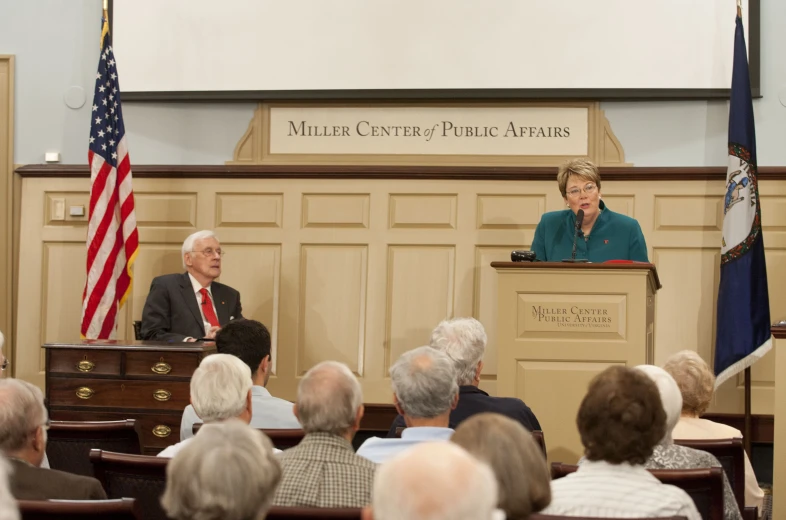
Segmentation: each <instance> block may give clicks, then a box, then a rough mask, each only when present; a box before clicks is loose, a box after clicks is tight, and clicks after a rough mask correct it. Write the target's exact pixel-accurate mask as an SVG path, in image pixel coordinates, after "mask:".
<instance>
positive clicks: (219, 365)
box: [158, 354, 251, 458]
mask: <svg viewBox="0 0 786 520" xmlns="http://www.w3.org/2000/svg"><path fill="white" fill-rule="evenodd" d="M190 388H191V404H192V405H193V406H194V411H195V412H196V414H197V415H198V416H199V417H200V418H201V419H202V421H204V422H205V423H214V422H221V421H226V420H227V419H239V420H241V421H243V422H244V423H246V424H248V423H249V422H250V421H251V370H250V369H249V368H248V365H246V364H245V363H243V362H242V361H240V359H238V358H236V357H235V356H231V355H229V354H213V355H210V356H207V357H206V358H204V359H203V360H202V362H201V363H200V364H199V367H197V369H196V370H195V371H194V375H193V376H191V387H190ZM199 431H200V432H201V431H202V430H201V429H200V430H199ZM195 438H196V436H194V437H191V438H189V439H186V440H184V441H180V442H178V443H177V444H173V445H172V446H169V447H168V448H166V449H165V450H164V451H162V452H161V453H159V454H158V456H159V457H170V458H171V457H174V456H175V455H176V454H177V453H178V452H179V451H180V450H182V449H183V448H184V447H185V446H186V445H187V444H188V443H189V442H191V441H192V440H194V439H195Z"/></svg>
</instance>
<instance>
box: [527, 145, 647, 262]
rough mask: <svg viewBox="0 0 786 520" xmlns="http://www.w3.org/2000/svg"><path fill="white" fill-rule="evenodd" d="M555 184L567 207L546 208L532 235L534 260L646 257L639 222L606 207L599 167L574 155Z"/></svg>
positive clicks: (601, 259) (639, 258)
mask: <svg viewBox="0 0 786 520" xmlns="http://www.w3.org/2000/svg"><path fill="white" fill-rule="evenodd" d="M557 184H558V185H559V191H560V193H562V197H563V198H564V199H565V206H567V209H563V210H560V211H550V212H548V213H545V214H544V215H543V216H542V217H541V219H540V223H539V224H538V227H537V228H536V229H535V238H534V239H533V241H532V250H533V251H534V252H535V255H536V260H539V261H542V262H561V261H563V260H571V259H574V260H578V261H585V262H586V261H589V262H605V261H607V260H634V261H637V262H647V261H648V259H647V244H646V243H645V241H644V234H643V233H642V232H641V226H639V223H638V222H637V221H636V220H635V219H633V218H630V217H628V216H625V215H622V214H620V213H614V212H613V211H611V210H610V209H608V208H607V207H606V205H605V204H604V203H603V200H602V199H601V194H600V174H599V173H598V167H597V166H595V165H594V164H593V163H592V162H590V161H588V160H586V159H574V160H572V161H569V162H567V163H565V164H563V165H562V166H560V168H559V172H558V173H557Z"/></svg>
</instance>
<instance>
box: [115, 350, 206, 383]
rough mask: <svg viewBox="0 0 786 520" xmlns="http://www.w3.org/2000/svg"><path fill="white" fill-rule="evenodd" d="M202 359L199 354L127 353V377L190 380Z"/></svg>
mask: <svg viewBox="0 0 786 520" xmlns="http://www.w3.org/2000/svg"><path fill="white" fill-rule="evenodd" d="M201 359H202V354H201V353H199V352H126V375H127V376H161V377H162V378H164V379H166V378H167V377H188V378H190V377H191V375H192V374H193V373H194V370H196V368H197V367H198V366H199V361H200V360H201Z"/></svg>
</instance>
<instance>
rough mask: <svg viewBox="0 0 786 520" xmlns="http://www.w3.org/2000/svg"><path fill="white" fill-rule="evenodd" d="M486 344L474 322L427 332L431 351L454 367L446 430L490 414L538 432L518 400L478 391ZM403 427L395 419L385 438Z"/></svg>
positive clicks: (468, 320)
mask: <svg viewBox="0 0 786 520" xmlns="http://www.w3.org/2000/svg"><path fill="white" fill-rule="evenodd" d="M487 341H488V338H487V336H486V331H485V330H484V329H483V325H482V324H481V323H480V322H479V321H478V320H476V319H475V318H454V319H452V320H445V321H442V322H441V323H440V324H439V325H437V327H436V328H435V329H434V330H433V331H432V332H431V341H430V342H429V344H430V345H431V347H432V348H435V349H437V350H440V351H442V352H444V353H445V354H447V355H448V357H449V358H450V359H452V360H453V363H454V364H455V367H456V374H457V378H458V384H459V402H458V405H457V406H456V409H455V410H453V412H451V414H450V424H449V426H450V427H451V428H455V427H456V426H458V425H459V424H461V421H463V420H464V419H468V418H469V417H472V416H473V415H475V414H476V413H481V412H494V413H498V414H500V415H504V416H506V417H510V418H511V419H513V420H514V421H518V422H520V423H521V424H522V425H523V426H524V427H525V428H526V429H528V430H530V431H532V430H540V429H541V428H540V423H538V419H537V418H536V417H535V414H534V413H532V410H530V408H529V407H528V406H527V405H526V404H524V402H523V401H522V400H521V399H516V398H515V397H492V396H490V395H489V394H487V393H486V392H484V391H483V390H481V389H480V388H478V385H479V384H480V373H481V371H482V370H483V354H485V352H486V342H487ZM405 426H406V423H405V421H404V417H402V416H401V415H399V416H398V417H396V419H395V420H394V421H393V425H392V426H391V427H390V431H389V432H388V437H396V430H397V429H399V428H404V427H405Z"/></svg>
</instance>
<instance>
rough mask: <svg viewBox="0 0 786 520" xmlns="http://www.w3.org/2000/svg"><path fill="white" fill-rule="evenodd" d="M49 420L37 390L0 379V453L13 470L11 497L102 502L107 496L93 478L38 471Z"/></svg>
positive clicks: (44, 450)
mask: <svg viewBox="0 0 786 520" xmlns="http://www.w3.org/2000/svg"><path fill="white" fill-rule="evenodd" d="M47 428H49V418H48V416H47V412H46V408H45V407H44V396H43V394H42V393H41V390H39V389H38V387H37V386H34V385H31V384H30V383H28V382H26V381H22V380H20V379H11V378H8V379H0V451H2V453H3V455H5V456H6V457H7V458H8V460H9V462H10V463H11V467H12V470H13V473H12V476H11V493H12V494H13V495H14V497H16V499H17V500H103V499H106V493H105V492H104V489H103V488H102V487H101V483H100V482H98V480H96V479H94V478H92V477H83V476H81V475H72V474H71V473H66V472H64V471H58V470H54V469H46V468H41V467H40V466H41V462H42V461H43V460H44V455H45V454H46V430H47Z"/></svg>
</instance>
